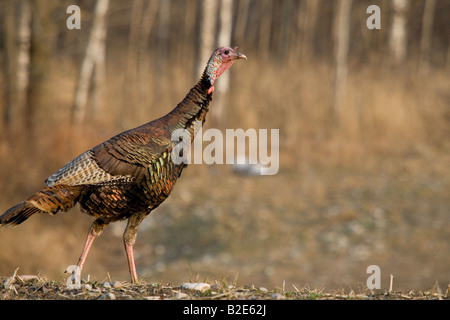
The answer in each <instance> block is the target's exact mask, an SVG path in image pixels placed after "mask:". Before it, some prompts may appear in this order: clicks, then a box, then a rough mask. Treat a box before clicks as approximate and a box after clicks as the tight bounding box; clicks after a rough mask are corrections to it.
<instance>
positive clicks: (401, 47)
mask: <svg viewBox="0 0 450 320" xmlns="http://www.w3.org/2000/svg"><path fill="white" fill-rule="evenodd" d="M408 6H409V0H392V7H393V10H394V16H393V19H392V25H391V36H390V39H389V47H390V52H391V59H390V62H391V64H392V65H398V64H400V63H402V62H403V61H405V58H406V48H407V28H406V12H407V11H408Z"/></svg>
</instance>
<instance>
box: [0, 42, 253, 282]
mask: <svg viewBox="0 0 450 320" xmlns="http://www.w3.org/2000/svg"><path fill="white" fill-rule="evenodd" d="M237 59H247V57H246V56H245V55H244V54H241V53H239V52H237V47H235V48H234V49H233V48H229V47H221V48H219V49H216V50H215V51H214V52H213V53H212V55H211V58H210V59H209V61H208V64H207V65H206V68H205V70H204V72H203V74H202V76H201V78H200V80H199V81H198V83H197V84H196V85H195V86H194V87H193V88H192V89H191V90H190V91H189V93H188V94H187V95H186V97H185V98H184V99H183V101H181V102H180V103H179V104H178V105H177V106H176V107H175V108H174V109H173V110H172V111H171V112H169V113H168V114H167V115H165V116H163V117H162V118H159V119H156V120H154V121H151V122H148V123H146V124H144V125H142V126H140V127H137V128H135V129H131V130H128V131H125V132H122V133H120V134H118V135H116V136H114V137H112V138H111V139H109V140H107V141H105V142H103V143H101V144H99V145H97V146H95V147H94V148H92V149H89V150H88V151H86V152H85V153H83V154H81V155H79V156H78V157H76V158H75V159H73V160H72V161H71V162H69V163H67V164H66V165H65V166H64V167H62V168H61V169H60V170H59V171H58V172H56V173H55V174H54V175H52V176H50V177H49V178H48V179H47V180H46V184H47V187H45V188H44V189H43V190H41V191H39V192H37V193H35V194H34V195H32V196H31V197H30V198H28V199H27V200H25V201H23V202H21V203H19V204H17V205H16V206H14V207H12V208H10V209H9V210H8V211H6V212H5V213H4V214H3V215H1V216H0V226H15V225H18V224H20V223H22V222H23V221H25V220H26V219H28V218H29V217H30V216H31V215H33V214H35V213H49V214H52V215H54V214H56V213H58V212H61V211H67V210H69V209H70V208H72V207H74V206H75V204H77V203H79V204H80V207H81V210H82V211H83V212H85V213H87V214H89V215H92V216H94V217H95V218H96V220H95V221H94V222H93V223H92V225H91V227H90V230H89V232H88V235H87V239H86V242H85V245H84V248H83V251H82V252H81V255H80V258H79V261H78V266H79V268H80V272H81V269H82V268H83V265H84V262H85V260H86V257H87V255H88V252H89V249H90V247H91V245H92V242H93V241H94V239H95V238H96V237H97V236H98V235H99V234H100V233H101V231H102V230H103V229H104V228H105V227H106V226H107V225H108V224H109V223H110V222H114V221H118V220H124V219H128V223H127V226H126V228H125V232H124V234H123V241H124V245H125V251H126V254H127V259H128V267H129V269H130V276H131V280H132V281H133V283H136V282H138V277H137V273H136V267H135V263H134V257H133V244H134V242H135V240H136V234H137V228H138V226H139V224H140V223H141V222H142V220H143V219H144V218H145V217H146V216H147V215H148V214H149V213H150V212H151V211H152V210H154V209H155V208H156V207H158V206H159V205H160V204H161V203H162V202H163V201H164V200H165V199H166V198H167V197H168V196H169V195H170V192H171V191H172V189H173V187H174V185H175V182H176V181H177V179H178V177H179V176H180V174H181V172H182V170H183V168H184V167H185V166H186V165H185V164H183V163H181V164H175V163H174V161H172V160H171V150H172V149H173V147H174V145H175V144H176V143H177V142H175V141H172V140H171V136H172V132H173V131H174V130H176V129H187V130H188V131H189V132H190V134H191V141H192V139H193V138H194V123H195V121H202V123H204V121H205V116H206V113H207V112H208V106H209V103H210V102H211V99H212V93H213V91H214V82H215V81H216V80H217V78H218V77H219V76H220V75H221V74H222V73H223V72H225V71H226V70H227V69H228V68H230V67H231V65H232V64H233V63H234V62H235V61H236V60H237Z"/></svg>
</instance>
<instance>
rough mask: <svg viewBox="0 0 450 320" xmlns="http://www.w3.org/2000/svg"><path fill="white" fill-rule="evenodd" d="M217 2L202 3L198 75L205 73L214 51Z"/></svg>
mask: <svg viewBox="0 0 450 320" xmlns="http://www.w3.org/2000/svg"><path fill="white" fill-rule="evenodd" d="M217 8H218V2H217V0H203V1H202V15H201V29H200V54H199V57H200V59H199V61H197V74H198V75H200V74H201V73H202V72H203V69H204V67H205V63H206V62H207V61H208V58H209V57H210V55H211V51H212V50H214V45H215V41H214V39H215V35H216V18H217Z"/></svg>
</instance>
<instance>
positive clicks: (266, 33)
mask: <svg viewBox="0 0 450 320" xmlns="http://www.w3.org/2000/svg"><path fill="white" fill-rule="evenodd" d="M258 3H259V4H260V5H261V6H262V8H261V14H262V15H264V19H261V20H260V26H259V35H258V39H259V43H258V54H259V56H260V57H261V58H262V59H267V58H268V57H269V53H270V51H271V50H270V41H271V33H272V20H273V3H272V0H268V1H258Z"/></svg>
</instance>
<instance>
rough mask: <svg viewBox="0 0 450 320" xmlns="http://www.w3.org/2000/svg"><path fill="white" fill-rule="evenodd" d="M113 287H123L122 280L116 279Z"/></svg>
mask: <svg viewBox="0 0 450 320" xmlns="http://www.w3.org/2000/svg"><path fill="white" fill-rule="evenodd" d="M112 287H113V288H115V289H118V288H122V287H123V284H122V282H120V281H114V282H113V283H112Z"/></svg>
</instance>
